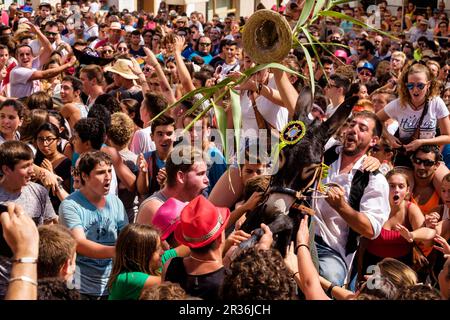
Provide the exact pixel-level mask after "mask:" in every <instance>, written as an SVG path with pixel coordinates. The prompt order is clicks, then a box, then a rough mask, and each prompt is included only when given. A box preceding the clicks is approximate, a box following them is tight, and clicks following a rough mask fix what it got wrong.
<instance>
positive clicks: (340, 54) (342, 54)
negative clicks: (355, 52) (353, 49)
mask: <svg viewBox="0 0 450 320" xmlns="http://www.w3.org/2000/svg"><path fill="white" fill-rule="evenodd" d="M334 55H335V56H336V57H338V58H345V59H347V58H348V55H347V52H345V51H344V50H336V52H335V53H334Z"/></svg>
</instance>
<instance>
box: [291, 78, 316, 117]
mask: <svg viewBox="0 0 450 320" xmlns="http://www.w3.org/2000/svg"><path fill="white" fill-rule="evenodd" d="M313 101H314V98H313V95H312V93H311V88H310V87H308V86H305V87H303V88H302V90H301V91H300V92H299V94H298V99H297V103H296V104H295V112H294V119H295V120H303V121H305V120H308V114H309V113H310V112H311V109H312V105H313Z"/></svg>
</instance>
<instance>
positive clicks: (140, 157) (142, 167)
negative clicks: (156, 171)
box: [136, 153, 148, 173]
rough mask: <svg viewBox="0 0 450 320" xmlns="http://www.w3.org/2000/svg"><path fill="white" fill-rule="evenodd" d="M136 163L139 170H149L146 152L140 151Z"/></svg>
mask: <svg viewBox="0 0 450 320" xmlns="http://www.w3.org/2000/svg"><path fill="white" fill-rule="evenodd" d="M136 165H137V167H138V169H139V172H143V173H145V172H148V164H147V161H146V160H145V158H144V154H142V153H140V154H139V155H138V158H137V160H136Z"/></svg>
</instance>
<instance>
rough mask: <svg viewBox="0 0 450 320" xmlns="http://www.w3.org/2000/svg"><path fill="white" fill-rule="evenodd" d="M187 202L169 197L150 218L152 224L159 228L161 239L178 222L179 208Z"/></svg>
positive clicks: (168, 233) (173, 228)
mask: <svg viewBox="0 0 450 320" xmlns="http://www.w3.org/2000/svg"><path fill="white" fill-rule="evenodd" d="M186 205H187V202H181V201H179V200H177V199H175V198H169V199H168V200H167V201H166V202H164V204H163V205H162V206H161V207H159V209H158V211H156V213H155V215H154V216H153V219H152V224H153V225H154V226H155V227H157V228H158V229H159V230H161V240H162V241H164V240H166V239H167V238H168V237H169V236H170V234H171V233H172V232H173V231H174V230H175V228H176V227H177V225H178V224H179V223H180V214H181V210H183V208H184V207H185V206H186Z"/></svg>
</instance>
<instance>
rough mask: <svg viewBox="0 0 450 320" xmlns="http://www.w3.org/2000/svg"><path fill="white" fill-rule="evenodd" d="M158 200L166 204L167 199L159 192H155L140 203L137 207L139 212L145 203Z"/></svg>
mask: <svg viewBox="0 0 450 320" xmlns="http://www.w3.org/2000/svg"><path fill="white" fill-rule="evenodd" d="M153 199H156V200H159V201H161V202H162V203H164V202H166V201H167V199H168V198H166V196H165V195H164V194H163V193H162V192H161V190H159V191H156V192H155V193H154V194H152V195H151V196H150V197H148V198H147V199H145V200H144V201H142V203H141V205H140V206H139V211H141V209H142V208H143V207H144V206H145V204H146V203H147V202H149V201H150V200H153Z"/></svg>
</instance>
